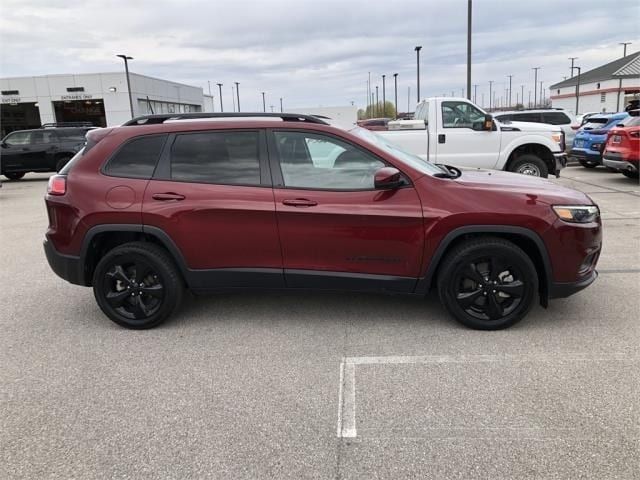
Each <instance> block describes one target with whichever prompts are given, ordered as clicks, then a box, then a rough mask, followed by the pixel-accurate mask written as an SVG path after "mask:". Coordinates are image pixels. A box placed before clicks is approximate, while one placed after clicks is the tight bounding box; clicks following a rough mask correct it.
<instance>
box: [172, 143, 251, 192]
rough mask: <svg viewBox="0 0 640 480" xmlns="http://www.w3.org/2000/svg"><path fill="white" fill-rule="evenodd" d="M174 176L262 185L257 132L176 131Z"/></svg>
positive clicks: (203, 180)
mask: <svg viewBox="0 0 640 480" xmlns="http://www.w3.org/2000/svg"><path fill="white" fill-rule="evenodd" d="M171 179H172V180H179V181H183V182H196V183H215V184H221V185H260V162H259V142H258V132H204V133H189V134H182V135H177V136H176V140H175V142H174V143H173V146H172V147H171Z"/></svg>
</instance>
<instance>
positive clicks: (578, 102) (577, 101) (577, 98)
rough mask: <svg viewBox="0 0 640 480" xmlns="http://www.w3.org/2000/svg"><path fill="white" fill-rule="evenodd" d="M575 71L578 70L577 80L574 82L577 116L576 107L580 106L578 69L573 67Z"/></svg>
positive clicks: (579, 69)
mask: <svg viewBox="0 0 640 480" xmlns="http://www.w3.org/2000/svg"><path fill="white" fill-rule="evenodd" d="M573 68H574V69H575V70H578V78H577V80H576V82H577V83H576V113H575V114H576V115H578V107H579V106H580V71H581V68H580V67H573Z"/></svg>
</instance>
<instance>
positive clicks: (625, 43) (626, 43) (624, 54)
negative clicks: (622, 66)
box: [618, 42, 631, 57]
mask: <svg viewBox="0 0 640 480" xmlns="http://www.w3.org/2000/svg"><path fill="white" fill-rule="evenodd" d="M618 45H622V46H623V47H624V53H623V54H622V56H623V57H626V56H627V45H631V42H620V43H619V44H618Z"/></svg>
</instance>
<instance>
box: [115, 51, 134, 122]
mask: <svg viewBox="0 0 640 480" xmlns="http://www.w3.org/2000/svg"><path fill="white" fill-rule="evenodd" d="M116 57H120V58H121V59H122V60H124V71H125V74H126V76H127V90H128V91H129V109H130V111H131V118H133V99H132V98H131V81H130V80H129V60H133V57H129V56H127V55H116Z"/></svg>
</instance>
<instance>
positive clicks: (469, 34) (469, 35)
mask: <svg viewBox="0 0 640 480" xmlns="http://www.w3.org/2000/svg"><path fill="white" fill-rule="evenodd" d="M471 11H472V5H471V0H469V1H468V2H467V100H471Z"/></svg>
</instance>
